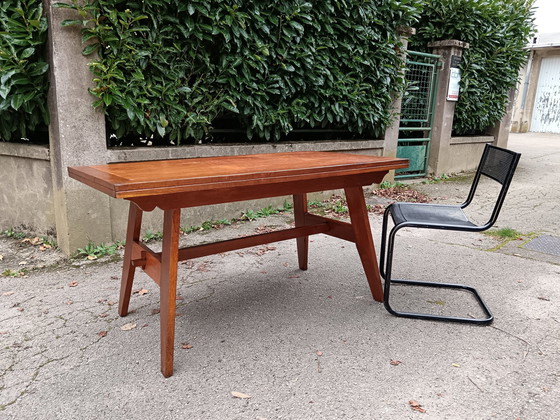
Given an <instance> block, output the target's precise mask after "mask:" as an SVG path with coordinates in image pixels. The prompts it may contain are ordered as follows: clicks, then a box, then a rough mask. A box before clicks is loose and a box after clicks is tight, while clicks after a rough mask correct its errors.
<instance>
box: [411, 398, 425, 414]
mask: <svg viewBox="0 0 560 420" xmlns="http://www.w3.org/2000/svg"><path fill="white" fill-rule="evenodd" d="M408 403H409V404H410V408H412V409H413V410H414V411H418V412H419V413H425V412H426V410H425V409H424V408H422V404H420V403H419V402H418V401H414V400H410V401H409V402H408Z"/></svg>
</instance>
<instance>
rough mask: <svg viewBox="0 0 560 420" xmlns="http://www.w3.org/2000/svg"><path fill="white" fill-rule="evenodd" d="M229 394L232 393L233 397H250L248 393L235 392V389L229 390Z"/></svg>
mask: <svg viewBox="0 0 560 420" xmlns="http://www.w3.org/2000/svg"><path fill="white" fill-rule="evenodd" d="M231 395H233V397H234V398H240V399H242V400H246V399H248V398H251V396H250V395H247V394H243V393H242V392H236V391H231Z"/></svg>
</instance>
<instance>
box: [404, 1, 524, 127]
mask: <svg viewBox="0 0 560 420" xmlns="http://www.w3.org/2000/svg"><path fill="white" fill-rule="evenodd" d="M531 3H532V0H427V1H426V5H425V7H424V10H423V12H422V17H421V19H420V21H419V23H418V24H417V25H416V27H417V28H418V31H417V34H416V36H414V37H413V39H412V42H411V49H416V50H421V51H428V48H427V43H428V42H431V41H438V40H444V39H458V40H461V41H466V42H468V43H469V44H470V48H469V49H467V50H465V51H464V54H463V62H462V64H461V66H460V68H461V94H460V97H459V102H458V103H457V106H456V110H455V119H454V121H453V131H454V133H455V134H458V135H461V134H479V133H484V132H485V131H486V130H487V129H488V128H490V127H491V126H493V125H494V124H495V123H496V122H497V121H499V120H500V119H501V118H502V117H503V116H504V114H505V111H506V105H507V101H508V94H509V91H510V89H511V88H514V87H515V86H516V84H517V80H518V73H519V69H520V68H521V67H522V66H523V64H524V63H525V62H526V59H527V52H526V51H525V50H524V47H525V45H526V44H527V43H528V40H529V37H530V35H531V33H532V32H533V18H532V15H533V9H532V8H531Z"/></svg>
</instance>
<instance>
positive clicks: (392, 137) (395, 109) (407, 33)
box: [383, 27, 416, 182]
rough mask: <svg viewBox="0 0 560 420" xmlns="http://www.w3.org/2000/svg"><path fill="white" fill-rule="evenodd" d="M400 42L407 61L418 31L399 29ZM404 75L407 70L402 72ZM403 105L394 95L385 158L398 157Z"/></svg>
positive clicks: (384, 148)
mask: <svg viewBox="0 0 560 420" xmlns="http://www.w3.org/2000/svg"><path fill="white" fill-rule="evenodd" d="M398 33H399V37H400V41H401V43H402V51H401V56H402V58H403V60H406V54H405V51H406V49H407V47H408V39H409V38H410V37H411V36H412V35H414V34H415V33H416V29H414V28H409V27H403V28H399V29H398ZM401 71H402V72H403V73H404V71H405V69H404V68H403V69H402V70H401ZM401 105H402V95H394V96H393V103H392V104H391V112H392V113H393V114H394V118H393V121H392V123H391V125H389V126H388V127H387V128H386V129H385V133H384V135H383V140H384V141H383V156H389V157H396V156H397V146H398V141H399V126H400V122H401V117H400V111H401ZM385 179H386V180H388V181H391V182H392V181H393V180H394V179H395V171H390V172H389V173H388V174H387V176H386V177H385Z"/></svg>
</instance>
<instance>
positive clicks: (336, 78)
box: [63, 0, 422, 144]
mask: <svg viewBox="0 0 560 420" xmlns="http://www.w3.org/2000/svg"><path fill="white" fill-rule="evenodd" d="M421 3H422V0H375V1H363V0H325V1H320V2H308V1H295V0H291V1H289V0H288V1H282V2H274V1H269V0H258V1H257V0H253V1H249V0H231V1H227V2H225V1H219V0H205V1H200V0H198V1H197V0H193V1H183V0H144V1H142V2H132V1H122V0H92V1H91V3H90V4H89V5H86V6H83V7H82V6H79V5H78V4H77V3H76V2H74V3H73V4H72V5H66V6H63V7H71V8H74V9H76V10H78V12H79V14H80V17H79V18H78V19H76V20H71V21H65V22H64V23H63V24H64V25H74V24H79V25H84V29H83V38H84V41H86V42H89V43H90V44H89V45H87V47H86V48H85V49H84V54H86V55H89V54H91V53H93V52H94V51H97V52H98V53H99V58H95V59H94V60H93V61H92V62H91V64H90V65H91V70H92V71H93V73H94V83H95V87H94V88H93V89H92V90H91V93H92V94H93V95H95V96H96V97H97V100H96V101H95V103H94V105H95V106H96V107H103V109H104V111H105V113H106V116H107V121H108V125H109V126H110V130H111V133H113V134H116V136H117V137H119V138H123V137H127V136H133V137H134V136H135V137H146V138H152V137H151V136H153V139H154V141H157V140H158V139H161V138H165V139H168V140H171V141H173V142H174V143H177V144H178V143H180V142H182V143H185V142H206V141H210V140H211V135H212V132H211V127H213V126H214V127H220V126H235V127H238V128H240V129H241V130H242V132H243V134H242V136H241V137H240V139H241V138H243V139H253V140H278V139H282V138H284V136H285V135H286V134H288V133H289V132H291V131H292V130H294V129H305V128H330V129H333V130H345V131H349V132H353V133H359V134H360V135H362V136H364V137H369V138H371V137H374V138H377V137H379V136H380V135H381V134H382V133H383V132H384V130H385V127H386V126H387V124H388V123H389V122H390V120H391V117H392V116H391V112H390V104H391V98H392V96H391V94H392V93H393V92H396V91H399V90H400V89H402V87H403V80H402V78H401V76H400V75H399V70H400V68H401V66H402V62H401V57H400V55H399V51H400V49H399V41H398V35H397V27H399V26H406V25H411V24H413V23H414V21H415V19H416V18H417V17H418V12H419V8H420V5H421Z"/></svg>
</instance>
